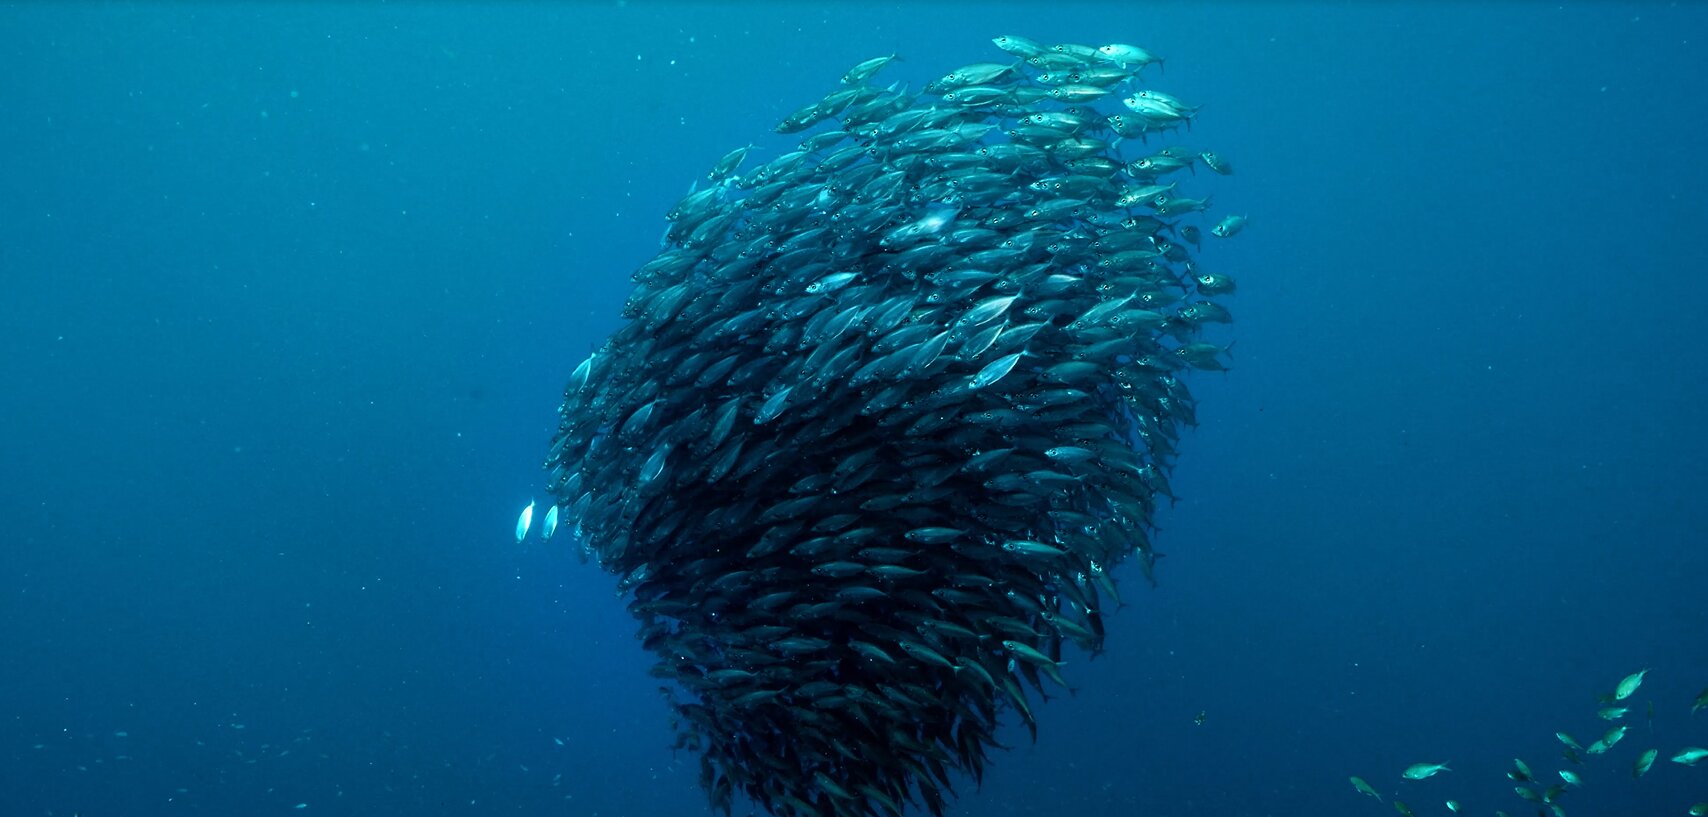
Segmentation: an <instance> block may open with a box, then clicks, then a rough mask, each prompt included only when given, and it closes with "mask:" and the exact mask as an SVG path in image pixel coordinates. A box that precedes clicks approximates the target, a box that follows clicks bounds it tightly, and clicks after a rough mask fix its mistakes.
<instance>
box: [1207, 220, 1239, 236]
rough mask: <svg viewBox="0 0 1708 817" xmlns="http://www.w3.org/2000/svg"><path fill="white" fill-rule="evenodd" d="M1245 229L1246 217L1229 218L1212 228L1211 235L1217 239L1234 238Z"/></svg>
mask: <svg viewBox="0 0 1708 817" xmlns="http://www.w3.org/2000/svg"><path fill="white" fill-rule="evenodd" d="M1243 229H1245V216H1228V217H1227V218H1224V219H1222V220H1221V221H1220V222H1217V223H1216V226H1214V227H1211V228H1210V234H1211V235H1213V236H1215V237H1217V238H1233V237H1234V236H1236V235H1238V234H1239V231H1240V230H1243Z"/></svg>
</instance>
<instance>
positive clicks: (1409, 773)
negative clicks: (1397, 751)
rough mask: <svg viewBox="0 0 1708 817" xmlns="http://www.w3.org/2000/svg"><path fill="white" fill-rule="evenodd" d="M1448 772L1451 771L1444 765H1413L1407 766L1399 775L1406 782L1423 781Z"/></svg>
mask: <svg viewBox="0 0 1708 817" xmlns="http://www.w3.org/2000/svg"><path fill="white" fill-rule="evenodd" d="M1450 771H1453V770H1452V769H1449V768H1447V764H1446V763H1413V764H1411V765H1410V766H1407V767H1406V770H1405V771H1404V772H1401V773H1400V776H1401V777H1404V778H1405V779H1407V780H1423V779H1424V778H1428V777H1434V776H1435V775H1437V774H1439V773H1441V772H1450Z"/></svg>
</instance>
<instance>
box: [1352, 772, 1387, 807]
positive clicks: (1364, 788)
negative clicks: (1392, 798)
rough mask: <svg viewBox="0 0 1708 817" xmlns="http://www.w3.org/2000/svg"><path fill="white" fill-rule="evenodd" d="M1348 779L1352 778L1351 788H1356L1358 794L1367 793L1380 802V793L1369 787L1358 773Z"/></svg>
mask: <svg viewBox="0 0 1708 817" xmlns="http://www.w3.org/2000/svg"><path fill="white" fill-rule="evenodd" d="M1350 779H1351V780H1352V788H1355V789H1357V790H1358V793H1359V794H1368V795H1370V796H1371V797H1374V798H1376V802H1378V803H1380V802H1382V795H1380V794H1377V793H1376V790H1375V789H1373V788H1370V784H1369V783H1366V782H1364V778H1362V777H1359V776H1358V775H1353V776H1352V777H1351V778H1350Z"/></svg>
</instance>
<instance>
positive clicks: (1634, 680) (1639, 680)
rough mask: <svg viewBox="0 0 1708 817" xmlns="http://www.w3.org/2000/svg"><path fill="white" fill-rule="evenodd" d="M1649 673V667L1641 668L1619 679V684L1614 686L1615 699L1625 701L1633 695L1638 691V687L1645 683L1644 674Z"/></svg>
mask: <svg viewBox="0 0 1708 817" xmlns="http://www.w3.org/2000/svg"><path fill="white" fill-rule="evenodd" d="M1648 674H1649V671H1648V670H1647V669H1641V670H1637V671H1636V672H1633V673H1631V674H1630V675H1627V676H1625V677H1624V678H1623V679H1621V680H1620V681H1619V685H1618V686H1616V687H1614V689H1613V700H1615V701H1623V700H1625V699H1626V698H1629V697H1631V694H1632V693H1634V692H1636V691H1637V687H1640V686H1642V685H1643V676H1645V675H1648Z"/></svg>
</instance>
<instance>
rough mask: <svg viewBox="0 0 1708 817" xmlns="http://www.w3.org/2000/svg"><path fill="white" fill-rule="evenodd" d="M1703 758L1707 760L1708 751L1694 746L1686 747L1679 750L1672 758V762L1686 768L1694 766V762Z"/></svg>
mask: <svg viewBox="0 0 1708 817" xmlns="http://www.w3.org/2000/svg"><path fill="white" fill-rule="evenodd" d="M1703 758H1708V749H1703V748H1700V747H1696V746H1686V747H1684V748H1683V749H1682V750H1680V751H1679V753H1678V754H1676V755H1673V756H1672V762H1674V763H1683V764H1684V765H1686V766H1695V765H1696V762H1697V761H1699V760H1701V759H1703Z"/></svg>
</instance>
